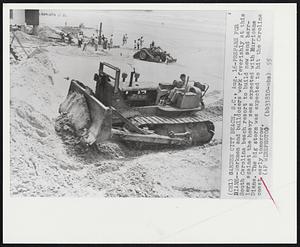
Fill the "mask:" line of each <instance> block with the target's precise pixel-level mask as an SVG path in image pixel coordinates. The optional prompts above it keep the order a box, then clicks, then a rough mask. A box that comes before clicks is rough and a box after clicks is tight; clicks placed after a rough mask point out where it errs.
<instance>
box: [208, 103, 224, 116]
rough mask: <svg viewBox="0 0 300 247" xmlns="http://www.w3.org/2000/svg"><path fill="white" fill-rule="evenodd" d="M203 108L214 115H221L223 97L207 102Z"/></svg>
mask: <svg viewBox="0 0 300 247" xmlns="http://www.w3.org/2000/svg"><path fill="white" fill-rule="evenodd" d="M205 110H206V111H208V112H211V113H213V114H214V115H217V116H223V99H219V100H217V101H216V102H214V103H211V104H209V105H208V106H207V107H206V109H205Z"/></svg>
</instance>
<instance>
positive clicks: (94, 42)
mask: <svg viewBox="0 0 300 247" xmlns="http://www.w3.org/2000/svg"><path fill="white" fill-rule="evenodd" d="M77 39H78V48H81V47H82V50H83V51H84V50H86V47H87V45H91V46H92V47H94V48H95V51H97V50H98V45H99V44H100V43H101V44H102V46H103V49H110V48H112V47H113V35H112V34H111V35H110V38H109V40H108V38H107V37H105V36H104V34H102V36H101V38H100V42H99V40H98V36H97V35H96V34H95V33H93V34H92V36H91V37H86V36H84V34H83V32H82V31H80V32H79V33H78V36H77Z"/></svg>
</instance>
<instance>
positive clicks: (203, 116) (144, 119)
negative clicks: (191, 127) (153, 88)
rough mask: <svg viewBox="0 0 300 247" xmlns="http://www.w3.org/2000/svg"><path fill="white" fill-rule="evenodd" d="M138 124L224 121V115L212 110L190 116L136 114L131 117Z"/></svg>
mask: <svg viewBox="0 0 300 247" xmlns="http://www.w3.org/2000/svg"><path fill="white" fill-rule="evenodd" d="M130 120H131V122H132V123H133V124H135V125H136V126H140V127H142V126H146V125H163V124H188V123H198V122H203V121H212V122H219V121H222V116H220V115H215V114H212V113H210V112H205V111H202V112H200V113H197V115H195V116H188V117H176V118H171V117H161V116H157V115H155V116H154V115H150V116H135V117H133V118H131V119H130Z"/></svg>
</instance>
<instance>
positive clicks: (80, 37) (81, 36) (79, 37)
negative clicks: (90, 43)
mask: <svg viewBox="0 0 300 247" xmlns="http://www.w3.org/2000/svg"><path fill="white" fill-rule="evenodd" d="M82 42H83V33H82V32H79V34H78V47H79V48H80V47H81V45H82Z"/></svg>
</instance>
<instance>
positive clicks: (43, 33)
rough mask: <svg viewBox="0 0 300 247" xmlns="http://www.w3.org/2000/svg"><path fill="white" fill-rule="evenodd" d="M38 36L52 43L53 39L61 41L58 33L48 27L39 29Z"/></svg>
mask: <svg viewBox="0 0 300 247" xmlns="http://www.w3.org/2000/svg"><path fill="white" fill-rule="evenodd" d="M37 34H38V37H39V38H40V39H42V40H44V41H50V40H51V38H56V39H60V35H59V34H58V33H57V31H56V30H55V29H52V28H50V27H47V26H42V27H39V28H38V31H37Z"/></svg>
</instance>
